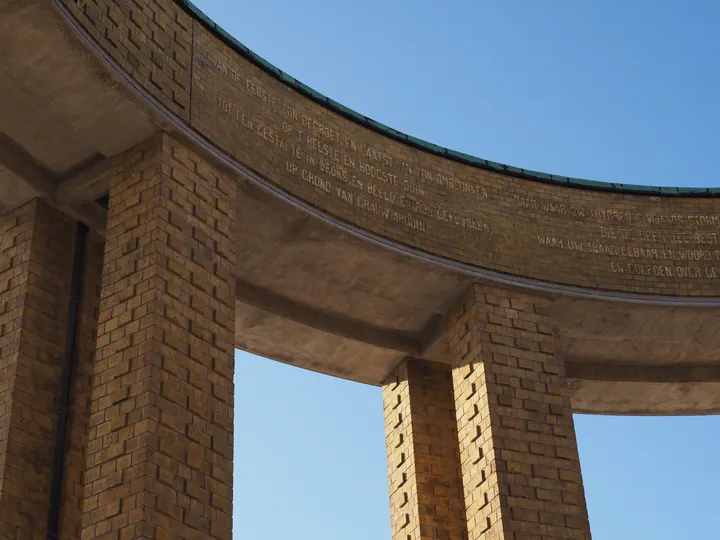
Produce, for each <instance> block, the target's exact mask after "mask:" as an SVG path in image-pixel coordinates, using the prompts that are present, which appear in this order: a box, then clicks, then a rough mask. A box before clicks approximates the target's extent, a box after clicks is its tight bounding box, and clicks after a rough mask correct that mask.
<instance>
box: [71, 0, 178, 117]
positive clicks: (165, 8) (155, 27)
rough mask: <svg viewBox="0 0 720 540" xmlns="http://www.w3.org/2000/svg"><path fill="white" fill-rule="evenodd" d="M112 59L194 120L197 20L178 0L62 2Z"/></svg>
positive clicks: (158, 97)
mask: <svg viewBox="0 0 720 540" xmlns="http://www.w3.org/2000/svg"><path fill="white" fill-rule="evenodd" d="M63 2H64V4H65V6H66V7H67V8H68V9H69V10H70V12H71V13H72V14H73V15H74V16H75V17H76V18H77V20H78V21H79V22H80V24H82V25H83V26H84V27H85V29H86V30H87V31H88V32H89V34H90V35H91V36H92V38H93V39H94V40H95V41H96V42H97V43H98V44H99V45H100V46H101V47H102V48H103V50H104V51H105V52H106V53H107V54H109V55H110V56H111V57H112V59H113V60H114V61H115V62H116V63H117V64H118V65H119V66H120V67H121V68H122V69H123V70H124V71H125V72H126V73H128V74H129V75H130V77H131V78H132V79H133V80H134V81H135V82H137V83H138V84H139V85H140V86H141V87H142V88H143V89H145V90H146V91H147V92H149V93H150V95H152V96H153V97H154V98H155V99H156V100H158V101H159V102H160V103H161V104H162V105H163V106H165V107H166V108H167V109H168V110H169V111H171V112H172V113H174V114H176V115H178V116H179V117H180V118H182V119H184V120H186V121H188V120H189V114H190V112H189V108H190V53H191V49H192V33H191V29H192V20H191V18H190V16H189V15H188V14H187V13H185V12H184V11H183V10H182V9H180V7H179V6H178V5H177V4H176V3H175V2H174V1H173V0H152V1H147V0H63Z"/></svg>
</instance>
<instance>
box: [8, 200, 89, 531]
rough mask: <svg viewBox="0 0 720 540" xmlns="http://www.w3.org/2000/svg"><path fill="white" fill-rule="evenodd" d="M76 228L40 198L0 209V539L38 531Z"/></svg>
mask: <svg viewBox="0 0 720 540" xmlns="http://www.w3.org/2000/svg"><path fill="white" fill-rule="evenodd" d="M76 230H77V223H76V222H75V221H73V220H71V219H69V218H67V217H66V216H64V215H63V214H62V213H60V212H59V211H57V210H55V209H54V208H52V207H50V206H49V205H47V204H46V203H44V202H43V201H42V200H40V199H36V200H33V201H31V202H29V203H27V204H26V205H24V206H22V207H20V208H18V209H16V210H14V211H12V212H10V213H8V214H6V215H4V216H2V217H0V540H45V535H46V530H47V526H48V514H49V510H50V491H51V488H50V486H51V479H52V471H53V465H54V450H55V438H56V430H57V423H58V416H59V414H58V407H59V405H60V399H59V397H60V388H61V377H62V372H63V366H64V364H65V362H66V360H67V357H66V356H67V355H66V339H67V337H68V336H67V332H68V330H69V326H68V314H69V305H70V289H71V277H72V273H73V266H74V255H75V241H76ZM101 246H102V240H101V239H99V238H98V237H97V236H95V235H93V234H90V237H89V239H88V242H87V247H86V252H85V268H84V276H85V277H84V280H83V282H82V292H81V298H82V299H83V300H82V303H81V304H80V306H79V317H78V319H77V322H78V324H77V326H76V328H77V332H76V336H77V341H76V350H77V353H76V355H75V370H74V373H73V377H72V380H73V381H74V383H73V384H72V386H71V400H72V401H71V403H72V406H71V408H70V418H69V423H68V438H67V443H66V453H65V456H66V457H65V466H64V467H63V472H64V475H63V479H64V481H63V484H62V494H61V498H60V501H59V505H58V506H59V516H60V536H59V538H60V539H61V540H71V539H75V538H77V537H78V535H79V533H80V528H79V519H80V515H81V509H80V508H81V499H82V491H83V489H82V472H83V471H84V468H85V451H86V437H85V431H86V427H85V426H86V423H87V417H88V399H87V398H88V382H89V368H90V365H91V358H92V355H93V353H94V350H95V346H94V343H95V334H96V317H97V311H96V306H97V296H98V290H97V286H98V284H99V267H100V263H101V258H100V257H101V254H102V250H101Z"/></svg>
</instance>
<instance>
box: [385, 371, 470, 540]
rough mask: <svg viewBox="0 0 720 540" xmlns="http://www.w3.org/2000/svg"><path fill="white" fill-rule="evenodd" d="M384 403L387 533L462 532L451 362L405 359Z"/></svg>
mask: <svg viewBox="0 0 720 540" xmlns="http://www.w3.org/2000/svg"><path fill="white" fill-rule="evenodd" d="M383 408H384V411H385V438H386V442H387V460H388V478H389V482H390V509H391V516H390V517H391V520H392V539H393V540H429V539H439V540H440V539H441V540H463V539H465V538H467V529H466V527H465V511H464V505H463V498H462V483H461V479H460V456H459V455H458V439H457V428H456V422H455V412H454V403H453V393H452V378H451V373H450V366H449V365H445V364H436V363H433V362H427V361H424V360H413V359H407V360H404V361H403V362H402V363H401V364H400V365H399V366H398V367H397V368H395V371H394V372H393V373H391V374H390V376H389V377H388V379H387V381H386V382H385V384H384V386H383Z"/></svg>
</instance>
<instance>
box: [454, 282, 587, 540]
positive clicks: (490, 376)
mask: <svg viewBox="0 0 720 540" xmlns="http://www.w3.org/2000/svg"><path fill="white" fill-rule="evenodd" d="M549 304H550V299H548V298H544V297H541V296H534V295H530V294H524V293H521V292H516V291H511V290H504V289H499V288H490V287H485V286H481V285H479V284H475V285H473V287H471V289H470V290H469V291H468V294H467V295H466V296H465V298H464V299H463V300H462V301H461V302H460V303H459V304H458V306H456V308H455V309H454V310H453V312H452V313H451V314H450V321H449V333H448V335H449V342H450V348H451V351H452V354H453V360H454V364H455V366H456V367H455V368H454V369H453V385H454V389H455V402H456V409H457V410H456V414H457V421H458V433H459V439H460V456H461V461H462V476H463V484H464V491H465V506H466V511H467V521H468V532H469V538H470V540H475V539H502V540H531V539H533V540H534V539H538V540H540V539H542V540H551V539H552V540H561V539H562V540H567V539H578V540H580V539H583V540H589V539H590V527H589V524H588V515H587V509H586V504H585V495H584V490H583V485H582V476H581V474H580V460H579V457H578V450H577V442H576V439H575V429H574V425H573V418H572V411H571V408H570V399H569V394H568V388H567V384H566V379H565V366H564V363H563V361H562V360H561V359H560V358H558V356H557V355H556V353H555V339H556V335H557V331H556V329H555V328H554V327H553V323H552V320H550V319H549V317H548V316H547V314H546V313H547V308H548V306H549Z"/></svg>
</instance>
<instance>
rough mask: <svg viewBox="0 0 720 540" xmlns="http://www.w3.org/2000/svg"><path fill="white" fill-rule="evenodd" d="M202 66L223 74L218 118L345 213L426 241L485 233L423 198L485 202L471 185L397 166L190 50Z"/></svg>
mask: <svg viewBox="0 0 720 540" xmlns="http://www.w3.org/2000/svg"><path fill="white" fill-rule="evenodd" d="M196 53H198V54H199V55H200V57H201V59H202V60H201V62H202V63H203V64H204V65H205V66H206V67H210V68H211V69H213V70H215V71H216V72H218V73H221V74H222V75H223V76H224V78H225V79H226V81H227V83H228V84H231V85H232V86H231V87H232V89H233V90H234V92H231V93H228V92H227V89H226V88H227V86H220V87H219V89H218V90H216V95H215V96H214V99H215V104H216V113H217V114H221V115H223V116H224V117H225V119H226V121H227V122H230V123H231V124H232V126H234V129H244V130H246V132H247V133H250V134H252V135H253V136H254V137H256V138H258V139H262V140H263V141H265V142H267V143H269V144H270V145H272V147H274V148H275V149H276V150H277V152H278V153H282V154H284V155H285V156H286V162H285V164H284V169H285V172H287V173H288V174H290V175H292V176H293V177H295V178H297V179H299V180H301V181H302V182H304V183H305V184H307V185H309V186H312V187H313V188H315V189H317V190H319V191H322V192H323V193H325V194H326V195H327V196H329V197H332V198H335V199H336V200H337V201H340V202H342V203H344V204H346V205H348V206H354V207H356V208H357V209H360V210H362V211H364V212H368V213H370V214H373V215H376V216H380V217H381V218H383V219H384V220H385V221H387V222H388V223H391V224H396V225H401V226H402V227H405V228H407V229H411V230H413V231H416V232H419V233H423V234H431V232H432V231H433V227H434V226H437V225H446V226H447V225H449V226H451V227H458V228H462V229H469V230H472V231H475V232H478V233H482V234H489V233H490V232H491V230H490V225H489V223H488V222H487V221H486V220H484V219H483V218H482V216H481V215H479V214H473V213H472V211H470V212H463V211H460V210H456V209H454V208H450V207H445V206H444V205H441V204H437V203H431V202H430V201H429V200H428V199H427V192H428V190H429V189H430V187H435V188H440V189H449V190H451V191H453V192H456V193H458V194H462V195H463V196H467V197H475V198H482V199H487V198H488V193H487V190H486V189H485V188H483V187H481V186H478V185H475V184H473V183H471V182H468V181H465V180H461V179H458V178H454V177H452V176H450V175H448V174H445V173H441V172H433V171H430V170H427V169H425V168H423V167H420V166H419V165H416V164H411V163H409V162H407V161H405V160H401V159H398V158H396V157H394V156H391V155H390V154H388V153H386V152H383V151H382V150H379V149H377V148H374V147H373V146H371V145H369V144H364V143H361V142H358V141H357V140H355V139H354V138H353V137H351V136H349V135H347V134H345V133H343V132H341V131H340V130H339V129H338V128H336V127H334V126H332V125H329V124H328V123H326V122H323V121H322V120H320V119H318V118H315V117H313V116H312V115H310V114H308V113H306V112H301V111H299V110H298V109H297V108H296V107H294V106H293V104H292V103H289V102H287V101H286V100H284V99H283V98H282V97H279V96H277V95H275V94H274V93H273V92H271V91H270V90H268V89H267V88H265V87H264V86H263V85H262V83H261V82H260V81H258V80H256V79H254V78H253V77H251V76H246V75H245V74H241V73H240V71H239V69H238V68H236V67H234V66H231V65H229V64H228V63H227V62H225V61H223V60H221V59H219V58H218V57H217V56H215V55H213V54H212V53H211V52H210V51H208V50H205V49H201V50H199V51H196ZM235 92H239V93H240V94H241V95H242V94H245V95H246V97H250V98H252V99H253V100H254V101H257V102H258V103H260V104H262V105H263V106H264V109H265V110H267V109H270V112H271V113H272V117H274V118H282V121H281V122H280V124H279V126H280V127H279V129H278V128H277V127H273V126H270V125H269V124H268V122H267V120H266V119H264V118H260V117H259V115H256V114H253V110H252V109H253V108H252V107H251V106H248V105H247V103H246V100H243V99H238V98H239V97H240V98H241V97H242V96H237V95H233V94H234V93H235Z"/></svg>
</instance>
